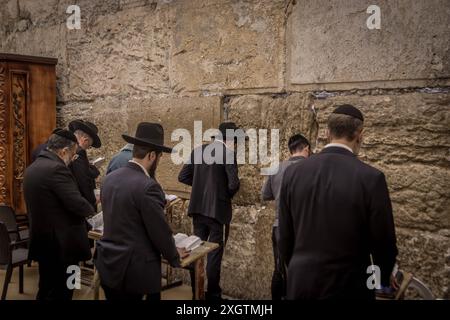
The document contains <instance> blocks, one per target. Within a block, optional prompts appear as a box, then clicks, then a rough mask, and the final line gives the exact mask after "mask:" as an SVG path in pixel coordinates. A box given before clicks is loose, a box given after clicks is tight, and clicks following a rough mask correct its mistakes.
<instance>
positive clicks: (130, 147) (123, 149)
mask: <svg viewBox="0 0 450 320" xmlns="http://www.w3.org/2000/svg"><path fill="white" fill-rule="evenodd" d="M125 150H126V151H133V145H132V144H131V143H127V144H126V145H125V147H123V148H122V149H121V150H120V151H125Z"/></svg>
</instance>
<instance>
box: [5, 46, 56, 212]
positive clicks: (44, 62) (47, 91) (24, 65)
mask: <svg viewBox="0 0 450 320" xmlns="http://www.w3.org/2000/svg"><path fill="white" fill-rule="evenodd" d="M56 62H57V60H56V59H52V58H41V57H29V56H19V55H7V54H6V55H5V54H1V53H0V204H6V205H9V206H11V207H13V208H14V210H15V211H16V213H19V214H20V213H25V212H26V206H25V201H24V197H23V176H24V172H25V168H26V167H27V166H28V165H29V164H30V159H31V153H32V151H33V150H34V148H36V147H37V146H38V145H39V144H41V143H43V142H45V141H46V140H47V139H48V137H49V136H50V134H51V132H52V130H53V129H54V128H55V126H56V75H55V64H56Z"/></svg>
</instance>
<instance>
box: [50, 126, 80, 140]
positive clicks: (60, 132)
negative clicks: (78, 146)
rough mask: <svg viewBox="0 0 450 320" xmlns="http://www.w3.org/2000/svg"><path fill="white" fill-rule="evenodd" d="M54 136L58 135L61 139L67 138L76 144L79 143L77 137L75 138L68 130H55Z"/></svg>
mask: <svg viewBox="0 0 450 320" xmlns="http://www.w3.org/2000/svg"><path fill="white" fill-rule="evenodd" d="M52 133H53V134H56V135H58V136H60V137H63V138H66V139H68V140H70V141H73V142H75V143H78V141H77V137H75V135H74V134H73V132H72V131H69V130H66V129H61V128H56V129H55V130H53V132H52Z"/></svg>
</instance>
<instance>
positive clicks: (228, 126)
mask: <svg viewBox="0 0 450 320" xmlns="http://www.w3.org/2000/svg"><path fill="white" fill-rule="evenodd" d="M227 130H234V131H236V130H239V131H237V132H234V138H235V139H236V138H239V137H244V138H248V136H247V135H246V134H245V132H243V129H242V128H239V127H238V126H237V125H236V123H234V122H222V123H221V124H220V125H219V131H220V133H221V134H222V137H223V139H224V140H229V139H228V137H227ZM240 130H242V132H241V131H240Z"/></svg>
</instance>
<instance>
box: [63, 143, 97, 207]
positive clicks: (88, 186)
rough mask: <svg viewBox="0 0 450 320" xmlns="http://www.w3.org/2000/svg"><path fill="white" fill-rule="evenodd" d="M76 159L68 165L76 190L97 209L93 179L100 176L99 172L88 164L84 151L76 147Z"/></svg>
mask: <svg viewBox="0 0 450 320" xmlns="http://www.w3.org/2000/svg"><path fill="white" fill-rule="evenodd" d="M77 154H78V158H77V159H76V160H75V161H73V162H72V163H71V164H70V169H71V170H72V173H73V176H74V177H75V180H76V181H77V184H78V188H79V189H80V192H81V194H82V196H83V197H84V198H85V199H86V200H87V201H89V203H90V204H91V205H92V206H93V207H94V208H95V209H97V199H96V198H95V193H94V189H95V187H96V186H95V179H96V178H97V177H98V176H99V175H100V171H98V169H97V168H96V167H95V166H94V165H91V164H90V163H89V160H88V157H87V153H86V150H83V149H81V148H80V147H78V150H77Z"/></svg>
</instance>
